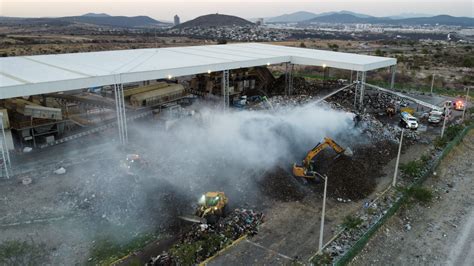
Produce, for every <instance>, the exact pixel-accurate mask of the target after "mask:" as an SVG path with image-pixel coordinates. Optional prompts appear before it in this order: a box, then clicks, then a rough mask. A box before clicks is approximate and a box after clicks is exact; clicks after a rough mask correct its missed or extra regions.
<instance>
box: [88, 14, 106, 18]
mask: <svg viewBox="0 0 474 266" xmlns="http://www.w3.org/2000/svg"><path fill="white" fill-rule="evenodd" d="M82 17H96V18H103V17H110V15H109V14H105V13H87V14H84V15H82Z"/></svg>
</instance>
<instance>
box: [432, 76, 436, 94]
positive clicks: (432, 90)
mask: <svg viewBox="0 0 474 266" xmlns="http://www.w3.org/2000/svg"><path fill="white" fill-rule="evenodd" d="M434 78H435V74H434V73H433V78H432V79H431V95H433V86H434Z"/></svg>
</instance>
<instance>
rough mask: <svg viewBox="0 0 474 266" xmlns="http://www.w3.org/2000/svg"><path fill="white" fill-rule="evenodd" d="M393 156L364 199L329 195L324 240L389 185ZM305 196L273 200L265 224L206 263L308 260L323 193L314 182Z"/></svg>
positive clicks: (416, 148)
mask: <svg viewBox="0 0 474 266" xmlns="http://www.w3.org/2000/svg"><path fill="white" fill-rule="evenodd" d="M426 148H427V146H426V145H422V144H416V145H411V146H409V147H407V149H406V150H405V151H404V153H403V154H402V155H401V157H400V162H401V163H406V162H409V161H412V160H414V159H415V158H419V157H420V156H421V154H422V153H423V152H425V150H426ZM394 167H395V159H392V160H390V161H389V162H388V163H387V164H386V165H385V166H384V167H383V169H382V172H381V175H380V177H379V178H377V179H376V182H377V187H376V188H375V190H374V192H372V193H371V194H370V195H369V196H368V197H367V198H366V199H363V200H357V201H351V202H345V203H343V202H338V201H337V200H335V199H332V198H329V199H328V200H327V202H326V218H325V227H324V243H326V242H327V241H329V240H330V239H331V238H332V237H333V236H334V235H335V234H336V233H337V230H338V228H337V226H338V225H339V224H341V223H342V221H343V218H344V217H345V216H346V215H349V214H351V213H353V212H355V211H356V210H357V209H359V208H361V207H362V205H363V204H364V202H365V201H366V200H368V199H373V198H375V196H376V195H377V193H380V192H381V191H383V190H385V189H386V188H387V186H388V185H389V184H390V182H391V180H392V176H393V169H394ZM304 188H305V190H306V191H308V192H311V193H307V194H306V197H305V198H304V199H301V200H299V201H296V202H275V203H274V204H273V205H272V208H270V209H268V210H267V211H266V219H265V223H264V224H263V225H262V226H261V227H260V228H259V233H258V234H257V235H256V236H254V237H252V238H247V239H245V240H243V241H241V242H239V243H237V244H236V245H235V246H233V247H232V248H230V249H228V250H226V251H225V252H223V253H222V254H221V255H219V256H217V257H215V258H214V259H212V260H211V261H210V262H209V263H208V264H209V265H250V264H258V265H288V264H290V263H292V262H299V263H307V262H308V259H310V258H311V256H312V255H314V253H315V252H316V251H317V248H318V241H319V229H320V221H321V208H322V198H321V197H322V193H318V192H317V189H315V188H314V187H313V184H307V185H305V187H304Z"/></svg>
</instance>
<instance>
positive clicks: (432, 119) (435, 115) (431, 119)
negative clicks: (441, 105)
mask: <svg viewBox="0 0 474 266" xmlns="http://www.w3.org/2000/svg"><path fill="white" fill-rule="evenodd" d="M442 118H443V112H442V111H440V110H438V109H433V110H431V112H430V113H429V114H428V123H432V124H438V123H439V122H441V119H442Z"/></svg>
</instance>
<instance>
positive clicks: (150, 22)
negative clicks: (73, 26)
mask: <svg viewBox="0 0 474 266" xmlns="http://www.w3.org/2000/svg"><path fill="white" fill-rule="evenodd" d="M58 19H60V20H64V21H68V22H75V23H86V24H93V25H99V26H111V27H121V28H137V27H150V26H157V25H160V24H163V22H160V21H158V20H154V19H152V18H150V17H147V16H137V17H125V16H76V17H62V18H58Z"/></svg>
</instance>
